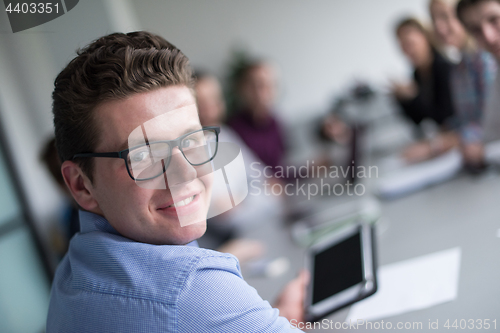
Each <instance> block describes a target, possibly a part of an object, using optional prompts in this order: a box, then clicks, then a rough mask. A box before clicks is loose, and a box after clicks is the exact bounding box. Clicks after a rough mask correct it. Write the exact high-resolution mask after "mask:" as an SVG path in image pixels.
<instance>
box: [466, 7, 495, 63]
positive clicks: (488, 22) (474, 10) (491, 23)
mask: <svg viewBox="0 0 500 333" xmlns="http://www.w3.org/2000/svg"><path fill="white" fill-rule="evenodd" d="M462 17H463V20H464V24H465V27H466V29H467V30H468V31H469V32H470V33H471V34H472V36H473V37H474V38H475V39H476V40H477V42H478V43H479V45H480V46H481V47H483V48H484V49H485V50H487V51H488V52H490V53H492V54H493V56H494V57H495V58H496V59H497V60H498V61H500V3H498V2H496V1H483V2H479V3H478V4H476V5H473V6H471V7H469V8H467V9H466V10H465V11H464V12H463V14H462Z"/></svg>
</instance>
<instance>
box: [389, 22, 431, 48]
mask: <svg viewBox="0 0 500 333" xmlns="http://www.w3.org/2000/svg"><path fill="white" fill-rule="evenodd" d="M406 27H412V28H415V29H417V30H419V31H420V32H421V33H422V34H423V35H425V37H426V38H427V39H428V40H429V42H430V39H431V38H430V32H429V30H428V29H426V28H425V27H424V25H423V24H422V22H420V21H419V20H418V19H416V18H414V17H406V18H404V19H402V20H401V21H399V22H398V24H396V29H395V30H396V35H397V36H399V34H400V33H401V29H403V28H406Z"/></svg>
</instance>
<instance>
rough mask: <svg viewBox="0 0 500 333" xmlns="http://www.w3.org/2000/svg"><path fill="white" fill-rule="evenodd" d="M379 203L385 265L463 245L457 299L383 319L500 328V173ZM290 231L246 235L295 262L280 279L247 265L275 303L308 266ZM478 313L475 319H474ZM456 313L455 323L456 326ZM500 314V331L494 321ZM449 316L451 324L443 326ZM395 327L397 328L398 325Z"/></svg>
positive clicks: (322, 204) (271, 224) (318, 204)
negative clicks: (256, 270) (255, 271)
mask: <svg viewBox="0 0 500 333" xmlns="http://www.w3.org/2000/svg"><path fill="white" fill-rule="evenodd" d="M368 188H370V186H369V185H368ZM368 193H369V191H367V194H366V195H369V194H368ZM360 199H362V198H360ZM338 201H339V198H335V197H334V196H330V197H317V198H314V199H312V200H310V202H308V203H307V204H308V205H310V207H313V210H315V211H322V210H327V209H332V210H334V209H335V207H336V204H337V202H338ZM379 205H380V206H379V207H380V219H379V220H378V222H377V223H376V242H377V260H378V266H379V267H383V266H384V265H388V264H392V263H397V262H402V261H405V260H408V259H412V258H416V257H420V256H423V255H428V254H432V253H435V252H439V251H443V250H447V249H451V248H457V247H459V248H460V249H461V259H460V268H459V278H458V294H457V297H456V299H454V300H452V301H449V302H445V303H441V304H438V305H435V306H431V307H428V308H424V309H420V310H416V311H409V312H406V313H402V314H399V315H395V316H390V317H387V318H381V319H383V320H384V321H385V322H391V323H393V325H396V323H398V322H401V323H413V322H421V323H423V324H422V326H421V328H419V329H410V330H412V331H413V330H415V331H416V330H418V331H422V332H428V331H429V332H430V331H432V332H435V331H448V330H461V331H462V330H467V331H474V332H477V331H496V330H498V331H500V176H499V173H498V172H497V171H496V170H489V171H487V172H485V173H483V174H481V175H478V176H471V175H467V174H459V175H458V176H457V177H455V178H454V179H452V180H450V181H447V182H445V183H443V184H439V185H436V186H433V187H430V188H426V189H424V190H421V191H419V192H417V193H413V194H410V195H407V196H405V197H401V198H397V199H393V200H390V201H383V200H380V201H379ZM291 230H292V228H291V226H290V223H289V222H288V223H285V222H283V221H265V222H262V223H260V224H258V225H256V226H255V227H254V228H251V229H248V230H246V231H245V236H246V237H249V238H253V239H259V240H261V241H262V242H263V243H264V244H265V245H266V247H267V252H266V257H267V258H270V259H273V258H280V257H284V258H288V261H289V263H290V267H289V269H288V270H287V271H286V272H285V273H283V274H282V275H280V276H278V277H274V278H269V277H267V278H266V277H263V276H252V275H251V274H250V275H249V276H246V275H245V274H246V271H245V267H244V266H243V269H242V270H243V274H244V277H245V279H246V281H247V282H248V283H249V284H250V285H251V286H253V287H255V288H256V289H257V291H258V292H259V294H260V295H261V296H262V297H263V298H264V299H266V300H269V301H270V302H271V303H272V302H273V301H274V300H275V299H276V297H277V296H278V295H279V293H280V291H281V289H282V288H283V286H284V285H285V284H286V283H287V282H288V281H290V280H291V279H293V278H294V277H295V276H296V274H297V273H298V271H299V270H300V269H301V268H303V265H304V255H305V253H306V249H305V248H304V247H302V246H299V245H297V243H296V242H294V241H293V239H292V236H291ZM429 292H431V291H429ZM349 309H350V308H349V307H348V308H344V309H342V310H339V311H337V312H336V313H333V314H332V315H330V316H328V317H327V319H328V320H331V321H332V322H339V323H342V322H344V321H345V319H346V317H347V315H348V313H349ZM471 319H473V320H474V324H471V321H470V320H471ZM486 319H489V323H490V327H489V329H485V326H486V325H483V326H482V328H481V329H480V328H479V323H483V324H484V323H485V321H484V320H486ZM436 320H437V321H438V322H439V326H438V329H437V330H436V329H433V328H435V327H433V328H429V323H430V322H433V323H434V322H436ZM448 320H449V321H448ZM455 320H457V322H456V327H451V326H452V325H453V323H454V321H455ZM461 320H462V327H460V323H461ZM464 320H465V323H466V325H465V326H466V327H465V328H464ZM495 320H496V322H495V323H496V330H495V328H494V327H493V325H494V324H493V323H494V321H495ZM376 321H378V322H380V320H376ZM447 321H448V323H449V326H450V328H446V327H444V325H445V323H446V322H447ZM344 326H345V325H344ZM343 330H345V331H347V330H349V331H351V330H352V328H351V329H340V330H339V331H343ZM381 330H382V331H385V330H387V329H385V330H384V329H381V328H379V329H377V330H376V329H375V328H373V329H369V328H366V327H364V326H361V327H358V329H356V331H360V332H363V331H370V332H371V331H381ZM392 330H398V329H397V328H396V327H392ZM401 330H404V328H402V329H401ZM311 331H312V332H316V331H317V332H321V331H328V329H326V330H325V329H317V330H314V329H313V330H311Z"/></svg>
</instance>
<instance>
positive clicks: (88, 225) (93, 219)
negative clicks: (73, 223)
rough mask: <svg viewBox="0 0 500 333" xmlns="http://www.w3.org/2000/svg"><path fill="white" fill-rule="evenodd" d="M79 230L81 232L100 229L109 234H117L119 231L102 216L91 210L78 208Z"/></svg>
mask: <svg viewBox="0 0 500 333" xmlns="http://www.w3.org/2000/svg"><path fill="white" fill-rule="evenodd" d="M79 217H80V232H81V233H82V234H85V233H88V232H92V231H102V232H106V233H110V234H115V235H119V234H120V233H119V232H118V231H116V230H115V228H113V227H112V226H111V224H109V222H108V220H106V219H105V218H104V217H103V216H101V215H97V214H94V213H91V212H87V211H84V210H80V215H79Z"/></svg>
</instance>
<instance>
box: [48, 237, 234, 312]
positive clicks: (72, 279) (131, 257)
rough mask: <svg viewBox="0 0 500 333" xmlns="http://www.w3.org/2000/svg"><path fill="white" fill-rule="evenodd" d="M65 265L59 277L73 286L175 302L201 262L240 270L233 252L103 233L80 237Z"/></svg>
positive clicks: (63, 264) (80, 288)
mask: <svg viewBox="0 0 500 333" xmlns="http://www.w3.org/2000/svg"><path fill="white" fill-rule="evenodd" d="M61 266H62V267H60V268H58V273H59V271H61V274H57V275H56V282H60V283H64V284H65V285H66V287H67V288H71V289H77V290H81V291H84V292H85V291H86V292H92V293H103V294H112V295H114V296H124V297H133V298H141V299H149V300H153V301H158V302H169V303H170V302H173V301H174V300H175V298H176V297H177V295H178V293H179V292H180V289H181V286H182V285H183V282H184V280H185V279H187V277H188V276H189V275H190V274H192V272H194V271H195V270H197V269H199V268H200V266H207V267H210V268H212V269H221V270H231V271H234V272H238V273H239V267H238V261H237V260H236V258H235V257H234V256H231V255H228V254H224V253H220V252H216V251H212V250H208V249H202V248H198V247H193V246H174V245H161V246H160V245H151V244H145V243H138V242H134V241H131V240H129V239H126V238H123V237H121V236H118V235H109V234H104V233H100V232H95V233H89V234H79V235H77V236H75V238H74V239H73V240H72V242H71V245H70V249H69V252H68V255H67V258H66V260H65V261H63V263H61ZM64 266H66V267H64ZM63 272H65V273H63ZM57 280H61V281H57Z"/></svg>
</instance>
